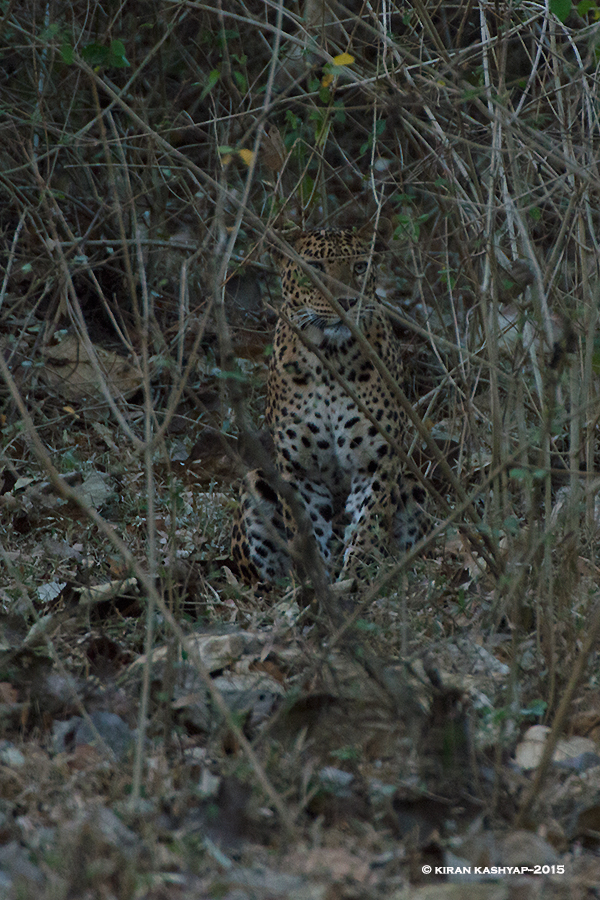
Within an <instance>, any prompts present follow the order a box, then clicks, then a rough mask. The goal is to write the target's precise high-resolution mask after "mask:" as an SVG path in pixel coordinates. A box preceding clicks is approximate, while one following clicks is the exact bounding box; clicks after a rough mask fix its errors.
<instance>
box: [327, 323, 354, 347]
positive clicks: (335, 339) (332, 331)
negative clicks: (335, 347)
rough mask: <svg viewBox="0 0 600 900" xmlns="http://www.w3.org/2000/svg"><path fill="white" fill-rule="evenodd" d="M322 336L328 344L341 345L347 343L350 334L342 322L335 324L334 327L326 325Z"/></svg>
mask: <svg viewBox="0 0 600 900" xmlns="http://www.w3.org/2000/svg"><path fill="white" fill-rule="evenodd" d="M323 334H324V335H325V337H326V339H327V340H328V341H329V343H330V344H343V343H344V341H347V340H348V338H349V337H351V336H352V332H351V331H350V329H349V328H348V326H347V325H344V323H343V322H336V324H335V325H326V326H325V328H324V329H323Z"/></svg>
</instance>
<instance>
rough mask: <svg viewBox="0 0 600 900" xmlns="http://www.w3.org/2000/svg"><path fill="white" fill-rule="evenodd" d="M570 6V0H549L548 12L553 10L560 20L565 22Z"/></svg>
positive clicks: (571, 4)
mask: <svg viewBox="0 0 600 900" xmlns="http://www.w3.org/2000/svg"><path fill="white" fill-rule="evenodd" d="M572 6H573V3H572V0H550V12H553V13H554V15H555V16H556V18H557V19H558V20H559V21H560V22H566V20H567V18H568V16H569V13H570V12H571V8H572Z"/></svg>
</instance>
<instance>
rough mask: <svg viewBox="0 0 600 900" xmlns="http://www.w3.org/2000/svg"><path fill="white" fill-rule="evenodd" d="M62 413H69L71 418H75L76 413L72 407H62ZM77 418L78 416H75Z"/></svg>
mask: <svg viewBox="0 0 600 900" xmlns="http://www.w3.org/2000/svg"><path fill="white" fill-rule="evenodd" d="M63 411H64V412H66V413H70V414H71V415H72V416H77V413H76V412H75V410H74V409H73V407H72V406H63ZM77 418H79V416H77Z"/></svg>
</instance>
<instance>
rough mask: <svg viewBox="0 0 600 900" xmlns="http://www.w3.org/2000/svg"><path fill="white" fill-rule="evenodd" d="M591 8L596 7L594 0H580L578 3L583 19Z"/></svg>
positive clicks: (578, 10) (578, 9)
mask: <svg viewBox="0 0 600 900" xmlns="http://www.w3.org/2000/svg"><path fill="white" fill-rule="evenodd" d="M590 9H596V3H595V2H594V0H580V2H579V3H578V4H577V12H578V13H579V15H580V16H581V18H582V19H583V18H584V17H585V16H586V15H587V14H588V13H589V11H590Z"/></svg>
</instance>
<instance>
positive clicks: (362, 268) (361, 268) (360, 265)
mask: <svg viewBox="0 0 600 900" xmlns="http://www.w3.org/2000/svg"><path fill="white" fill-rule="evenodd" d="M368 268H369V263H368V262H367V261H366V259H359V261H358V262H355V263H354V274H355V275H364V274H365V272H366V271H367V269H368Z"/></svg>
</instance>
